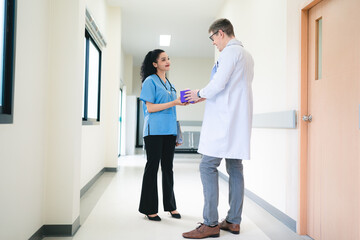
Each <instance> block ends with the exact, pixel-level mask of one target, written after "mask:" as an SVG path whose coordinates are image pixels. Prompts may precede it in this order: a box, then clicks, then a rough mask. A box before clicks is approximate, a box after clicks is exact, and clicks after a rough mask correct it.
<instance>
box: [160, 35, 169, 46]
mask: <svg viewBox="0 0 360 240" xmlns="http://www.w3.org/2000/svg"><path fill="white" fill-rule="evenodd" d="M170 39H171V35H160V46H165V47H168V46H170Z"/></svg>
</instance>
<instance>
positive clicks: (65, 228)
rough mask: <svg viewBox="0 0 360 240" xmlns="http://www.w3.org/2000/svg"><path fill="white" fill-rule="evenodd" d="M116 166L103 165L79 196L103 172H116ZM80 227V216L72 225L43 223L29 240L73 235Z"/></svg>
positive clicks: (82, 193)
mask: <svg viewBox="0 0 360 240" xmlns="http://www.w3.org/2000/svg"><path fill="white" fill-rule="evenodd" d="M117 170H118V169H117V168H110V167H104V168H103V169H101V170H100V171H99V172H98V173H97V174H96V175H95V176H94V177H93V178H92V179H91V180H90V181H89V182H88V183H87V184H86V185H85V186H84V187H83V188H82V189H81V190H80V197H82V196H83V195H84V194H85V193H86V192H87V191H88V190H89V189H90V188H91V186H92V185H94V183H95V182H96V181H97V180H98V179H99V178H100V177H101V175H102V174H103V173H104V172H117ZM79 228H80V217H78V218H77V219H76V220H75V222H74V223H73V224H72V225H66V224H65V225H56V224H55V225H54V224H51V225H50V224H46V225H43V226H42V227H41V228H40V229H39V230H37V231H36V233H34V234H33V235H32V236H31V237H30V238H29V240H41V239H43V238H44V237H64V236H73V235H74V234H75V233H76V232H77V230H78V229H79Z"/></svg>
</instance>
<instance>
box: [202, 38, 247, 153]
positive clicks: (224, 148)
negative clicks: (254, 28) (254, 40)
mask: <svg viewBox="0 0 360 240" xmlns="http://www.w3.org/2000/svg"><path fill="white" fill-rule="evenodd" d="M214 67H217V70H216V73H214V74H213V75H212V77H211V80H210V82H209V83H208V84H207V85H206V87H205V88H203V89H201V90H200V92H199V94H200V96H201V97H204V98H206V105H205V113H204V119H203V124H202V128H201V134H200V143H199V148H198V152H199V153H201V154H203V155H207V156H212V157H219V158H234V159H250V136H251V128H252V115H253V97H252V87H251V84H252V80H253V76H254V61H253V58H252V57H251V55H250V54H249V53H248V52H247V51H246V50H245V49H244V47H243V46H242V44H241V42H240V41H238V40H236V39H232V40H230V41H229V42H228V44H227V45H226V47H225V48H224V49H223V50H222V51H221V53H220V55H219V59H218V61H217V62H216V63H215V66H214ZM213 70H214V69H213Z"/></svg>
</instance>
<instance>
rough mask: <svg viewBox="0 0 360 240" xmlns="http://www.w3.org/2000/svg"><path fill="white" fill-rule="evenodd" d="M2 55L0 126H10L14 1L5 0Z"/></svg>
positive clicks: (12, 85) (14, 26) (12, 81)
mask: <svg viewBox="0 0 360 240" xmlns="http://www.w3.org/2000/svg"><path fill="white" fill-rule="evenodd" d="M4 13H5V15H4V35H3V36H4V45H3V49H4V54H3V63H2V64H3V76H2V77H3V79H2V81H0V84H1V83H2V84H3V87H2V92H3V93H2V98H3V99H2V106H0V124H11V123H13V118H14V86H15V83H14V80H15V40H16V0H5V6H4Z"/></svg>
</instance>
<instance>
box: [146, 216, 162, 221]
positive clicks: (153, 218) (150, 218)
mask: <svg viewBox="0 0 360 240" xmlns="http://www.w3.org/2000/svg"><path fill="white" fill-rule="evenodd" d="M146 216H147V218H148V219H149V220H151V221H161V218H160V217H159V215H156V216H153V217H150V216H149V215H146Z"/></svg>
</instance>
